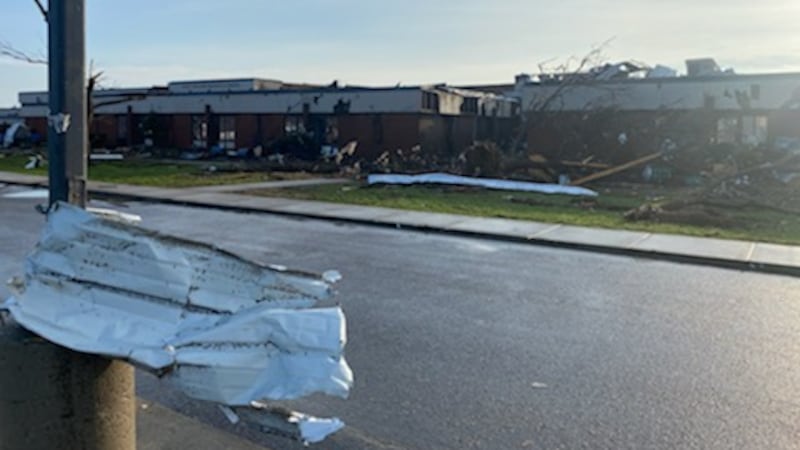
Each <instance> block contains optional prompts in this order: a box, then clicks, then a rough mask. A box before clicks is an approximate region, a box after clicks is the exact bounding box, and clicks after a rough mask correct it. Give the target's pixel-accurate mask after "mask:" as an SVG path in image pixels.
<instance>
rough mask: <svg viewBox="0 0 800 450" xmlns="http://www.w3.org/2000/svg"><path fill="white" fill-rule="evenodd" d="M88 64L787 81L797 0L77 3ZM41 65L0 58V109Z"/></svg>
mask: <svg viewBox="0 0 800 450" xmlns="http://www.w3.org/2000/svg"><path fill="white" fill-rule="evenodd" d="M2 3H3V5H2V7H1V10H0V23H1V24H2V25H0V40H4V41H6V42H8V43H11V44H13V45H14V46H15V47H18V48H21V49H24V50H26V51H28V52H30V53H33V54H37V53H43V52H45V51H46V48H47V46H46V39H47V31H46V28H45V24H44V23H43V22H42V20H41V17H39V13H38V11H37V10H36V7H35V6H34V4H33V1H32V0H4V1H3V2H2ZM87 4H88V5H87V8H88V19H87V20H88V22H87V26H88V46H89V49H88V51H89V53H88V54H89V56H90V58H91V59H93V60H94V62H95V65H96V66H97V67H98V68H101V69H102V70H104V71H105V73H106V74H107V80H106V82H105V84H106V86H107V87H116V86H146V85H152V84H164V83H166V82H167V81H170V80H176V79H192V78H219V77H249V76H255V77H264V78H278V79H283V80H291V81H306V82H319V83H328V82H331V81H332V80H334V79H338V80H340V81H341V82H342V83H350V84H369V85H382V84H383V85H386V84H390V85H394V84H397V83H398V82H401V83H403V84H414V83H431V82H448V83H451V84H458V83H483V82H509V81H510V80H512V79H513V76H514V75H515V74H517V73H520V72H535V71H536V70H537V67H538V64H539V63H541V62H544V61H552V60H555V61H562V60H564V59H566V58H568V57H570V56H581V55H583V54H585V53H587V51H588V50H589V49H590V48H592V46H594V45H597V44H599V43H602V42H605V41H607V40H608V39H610V38H613V41H612V42H611V44H610V45H609V46H608V47H607V48H606V50H605V54H606V56H607V57H608V59H609V60H612V61H617V60H623V59H635V60H639V61H644V62H647V63H650V64H656V63H661V64H666V65H670V66H673V67H675V68H678V69H683V60H684V59H686V58H687V57H698V56H713V57H716V58H717V61H718V62H719V63H720V64H721V65H722V66H725V67H734V68H736V69H737V71H739V72H774V71H785V70H797V71H800V33H798V32H797V23H800V20H799V19H800V2H798V1H797V0H762V1H759V2H756V1H752V0H747V1H744V0H727V1H726V0H719V1H709V0H706V1H703V0H669V1H664V0H548V1H540V0H426V1H423V0H294V1H277V0H272V1H265V0H224V1H223V0H213V1H212V0H161V1H155V0H136V1H134V0H87ZM46 76H47V74H46V70H45V68H44V67H37V66H30V65H27V64H24V63H20V62H15V61H8V60H2V59H0V106H10V105H13V104H15V103H16V99H17V97H16V94H17V92H18V91H21V90H39V89H44V88H45V87H46Z"/></svg>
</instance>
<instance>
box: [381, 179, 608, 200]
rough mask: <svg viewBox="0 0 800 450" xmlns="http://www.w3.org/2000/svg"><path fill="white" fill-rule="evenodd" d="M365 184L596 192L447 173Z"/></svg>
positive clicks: (590, 195)
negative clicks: (444, 185) (442, 185)
mask: <svg viewBox="0 0 800 450" xmlns="http://www.w3.org/2000/svg"><path fill="white" fill-rule="evenodd" d="M367 184H370V185H372V184H400V185H409V184H452V185H458V186H475V187H483V188H487V189H499V190H505V191H520V192H538V193H542V194H564V195H579V196H581V195H582V196H589V197H596V196H597V195H598V194H597V192H595V191H593V190H591V189H586V188H582V187H578V186H563V185H560V184H548V183H531V182H526V181H512V180H498V179H493V178H477V177H464V176H459V175H451V174H448V173H425V174H421V175H400V174H372V175H369V177H368V178H367Z"/></svg>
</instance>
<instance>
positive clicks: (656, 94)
mask: <svg viewBox="0 0 800 450" xmlns="http://www.w3.org/2000/svg"><path fill="white" fill-rule="evenodd" d="M687 72H688V75H685V76H677V73H676V72H675V71H674V70H671V69H668V68H665V67H663V66H658V67H656V68H655V69H649V68H646V67H643V66H637V65H635V64H630V63H623V64H619V65H611V64H609V65H606V66H602V67H599V68H596V69H593V70H592V71H589V72H586V73H580V74H570V73H568V74H555V75H547V76H542V75H540V76H535V77H532V76H525V75H523V76H519V77H517V83H516V85H515V87H514V92H513V94H511V95H514V96H516V97H517V98H519V99H520V102H521V106H522V108H523V111H525V115H526V118H527V120H528V122H527V125H526V126H527V128H528V132H527V144H528V148H529V149H532V151H534V152H540V153H542V154H550V155H557V154H559V153H560V152H562V151H563V152H566V150H565V146H566V147H570V148H569V152H567V153H572V154H580V156H584V157H589V156H591V155H592V154H594V153H597V152H600V151H602V152H605V153H608V152H611V151H613V150H614V148H615V146H616V147H619V149H618V150H619V154H620V155H621V156H622V157H621V158H620V159H625V158H627V157H629V156H631V155H626V151H623V149H622V147H624V146H626V145H627V147H629V148H630V147H631V146H632V145H635V146H638V147H639V148H638V151H639V153H647V152H653V151H657V150H658V149H659V148H660V147H661V145H662V144H663V142H667V141H668V142H670V144H671V145H673V144H674V145H683V146H684V147H687V146H691V145H704V144H717V143H732V144H740V145H751V146H756V145H769V146H787V145H790V146H795V147H800V73H776V74H747V75H742V74H735V73H733V71H731V70H722V69H720V68H719V66H718V65H717V64H716V62H714V60H713V59H710V58H703V59H695V60H689V61H687ZM475 88H476V89H480V86H475ZM620 136H624V139H620ZM620 141H625V142H620ZM629 141H631V144H628V142H629Z"/></svg>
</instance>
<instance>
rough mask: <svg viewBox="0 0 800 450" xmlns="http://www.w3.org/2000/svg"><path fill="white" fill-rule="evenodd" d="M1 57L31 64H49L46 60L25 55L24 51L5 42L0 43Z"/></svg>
mask: <svg viewBox="0 0 800 450" xmlns="http://www.w3.org/2000/svg"><path fill="white" fill-rule="evenodd" d="M0 56H5V57H6V58H10V59H14V60H17V61H22V62H26V63H29V64H45V65H46V64H47V60H46V59H43V58H39V57H36V56H33V55H31V54H29V53H25V52H24V51H22V50H19V49H17V48H14V47H13V46H11V45H9V44H8V43H7V42H4V41H0Z"/></svg>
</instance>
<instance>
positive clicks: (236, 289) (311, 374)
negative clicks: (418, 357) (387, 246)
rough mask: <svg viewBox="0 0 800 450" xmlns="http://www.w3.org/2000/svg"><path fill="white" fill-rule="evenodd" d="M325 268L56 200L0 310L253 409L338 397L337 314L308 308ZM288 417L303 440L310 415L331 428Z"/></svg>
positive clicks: (188, 388)
mask: <svg viewBox="0 0 800 450" xmlns="http://www.w3.org/2000/svg"><path fill="white" fill-rule="evenodd" d="M106 216H107V215H106ZM335 275H336V274H332V273H327V274H326V276H325V277H319V276H313V275H310V274H305V273H302V272H294V271H287V270H279V269H278V268H276V267H275V266H265V265H261V264H259V263H256V262H253V261H248V260H245V259H243V258H241V257H239V256H236V255H234V254H232V253H228V252H226V251H223V250H220V249H217V248H215V247H213V246H211V245H207V244H203V243H199V242H193V241H189V240H185V239H180V238H176V237H171V236H165V235H162V234H159V233H156V232H153V231H149V230H146V229H143V228H139V227H136V226H134V225H132V224H130V223H126V222H125V221H121V220H113V219H109V218H106V217H102V216H98V215H95V214H92V213H90V212H87V211H84V210H82V209H79V208H76V207H73V206H71V205H68V204H63V203H58V204H56V205H54V207H53V208H52V209H51V211H50V213H49V215H48V220H47V223H46V225H45V228H44V231H43V232H42V236H41V238H40V240H39V242H38V244H37V246H36V249H35V250H34V251H33V253H32V254H31V255H30V256H29V257H28V259H27V261H26V268H25V277H24V280H16V281H15V282H13V283H11V288H12V291H13V292H14V296H13V297H12V298H10V299H9V300H8V301H6V303H5V305H4V308H5V309H8V310H9V311H10V312H11V314H12V316H13V317H14V319H15V320H16V321H17V322H18V323H19V324H20V325H22V326H23V327H25V328H27V329H28V330H30V331H33V332H34V333H37V334H39V335H40V336H42V337H44V338H46V339H48V340H50V341H52V342H55V343H58V344H60V345H63V346H65V347H68V348H71V349H73V350H76V351H81V352H86V353H94V354H99V355H105V356H108V357H113V358H120V359H124V360H127V361H130V362H131V363H133V364H135V365H137V366H140V367H143V368H145V369H147V370H150V371H152V372H154V373H156V374H158V375H160V376H162V377H163V378H164V379H165V380H166V381H168V382H170V383H173V384H174V385H175V386H176V387H178V388H179V389H181V390H182V391H183V392H185V393H186V394H187V395H189V396H191V397H193V398H196V399H200V400H206V401H211V402H216V403H219V404H222V405H227V406H231V407H235V408H236V410H237V412H239V413H240V414H241V410H242V409H245V410H252V411H251V412H252V413H254V414H255V413H257V412H259V411H266V410H265V408H263V407H260V406H259V407H256V406H254V405H260V403H257V402H263V401H267V400H291V399H296V398H299V397H303V396H306V395H309V394H312V393H317V392H321V393H325V394H328V395H334V396H339V397H346V396H347V395H348V392H349V390H350V388H351V386H352V383H353V374H352V372H351V370H350V368H349V367H348V365H347V363H346V361H345V359H344V355H343V353H344V347H345V344H346V329H345V317H344V314H343V312H342V310H341V309H340V308H339V307H324V308H311V307H312V306H313V305H314V304H315V303H317V302H318V301H319V300H322V299H326V298H329V296H330V294H331V288H330V282H331V281H333V280H335V279H336V278H337V276H335ZM254 402H256V403H254ZM250 415H252V414H250ZM288 418H291V421H290V422H291V423H294V424H296V425H297V431H298V432H297V434H296V437H297V438H298V439H301V440H304V441H307V442H316V441H319V440H321V439H322V438H324V436H321V434H320V432H319V427H313V426H309V424H311V423H322V424H325V426H323V427H322V429H323V430H327V431H328V432H334V431H336V430H337V429H338V428H340V427H341V426H340V425H341V422H339V421H338V419H325V420H323V419H321V420H320V421H318V422H317V421H316V419H314V420H312V419H313V418H310V417H309V416H305V415H300V414H299V413H295V415H290V416H287V420H288ZM300 418H302V419H303V420H300ZM332 424H333V425H336V424H339V427H338V428H337V426H333V425H332ZM301 425H302V426H301ZM303 430H306V431H307V433H304V431H303ZM311 430H313V432H312V431H311ZM323 434H324V433H323Z"/></svg>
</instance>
